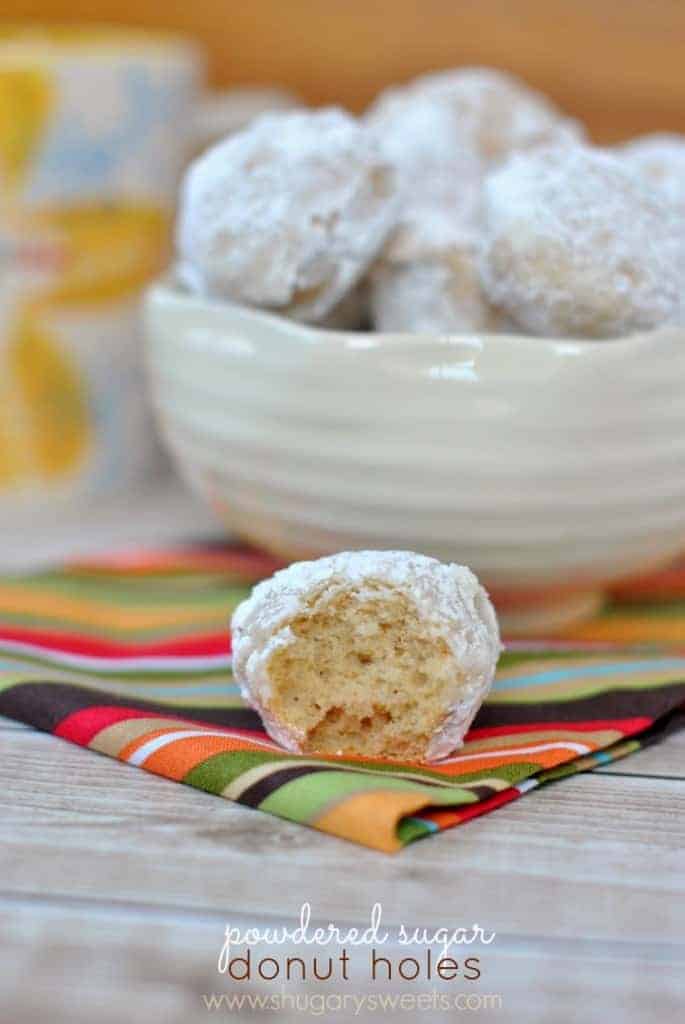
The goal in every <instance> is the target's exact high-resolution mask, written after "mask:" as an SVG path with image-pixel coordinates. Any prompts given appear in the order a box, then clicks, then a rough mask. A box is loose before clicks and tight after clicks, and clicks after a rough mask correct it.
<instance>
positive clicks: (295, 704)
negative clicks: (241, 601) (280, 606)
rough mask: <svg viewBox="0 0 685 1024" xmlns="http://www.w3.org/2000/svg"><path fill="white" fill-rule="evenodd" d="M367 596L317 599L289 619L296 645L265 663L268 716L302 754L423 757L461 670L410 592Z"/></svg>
mask: <svg viewBox="0 0 685 1024" xmlns="http://www.w3.org/2000/svg"><path fill="white" fill-rule="evenodd" d="M364 591H365V592H364V595H363V596H360V595H359V594H356V593H355V592H354V591H347V592H345V593H342V594H339V595H337V596H336V597H334V598H332V599H330V598H329V597H327V596H326V595H324V596H323V597H320V598H318V599H316V598H315V599H314V601H313V602H312V603H311V604H310V607H308V608H307V609H306V610H303V612H302V613H301V614H299V615H297V616H296V617H295V618H294V619H292V620H291V621H290V622H289V623H288V626H289V629H290V632H291V633H292V636H293V637H294V639H293V640H292V641H291V643H289V644H288V645H287V646H285V647H280V648H278V649H277V650H276V651H275V652H274V654H273V655H272V656H271V659H270V661H269V664H268V675H269V679H270V682H271V694H270V699H269V711H270V712H271V713H272V714H273V715H275V716H277V718H278V719H280V720H281V721H284V722H287V723H288V726H289V727H291V728H294V729H296V730H297V731H298V732H299V733H300V734H301V735H302V736H303V737H304V738H303V740H302V743H301V748H302V751H303V752H305V753H315V752H322V751H324V752H332V751H336V750H341V751H342V750H344V751H345V752H346V753H350V754H359V755H362V756H380V755H383V756H390V757H419V756H421V755H422V754H423V753H424V752H425V750H426V748H427V746H428V744H429V742H430V738H431V736H432V735H433V733H434V732H435V731H436V729H437V728H438V727H439V725H440V723H441V721H442V719H443V718H444V715H445V708H446V705H447V704H448V702H449V698H450V697H452V698H453V697H454V691H455V680H456V679H458V677H459V675H460V673H459V669H458V666H457V664H456V661H455V658H454V656H453V655H452V653H451V651H450V649H449V647H448V645H447V643H446V641H445V640H444V638H442V637H440V636H436V635H432V634H431V633H430V631H429V630H428V629H427V627H426V625H425V624H424V623H422V621H421V619H420V617H419V615H418V612H417V609H416V608H415V607H414V606H413V604H412V602H411V601H410V600H409V599H408V598H407V597H406V595H404V594H402V593H401V592H399V591H394V592H393V591H388V590H387V589H385V588H383V587H381V586H379V587H378V588H377V590H376V592H375V593H372V594H371V595H369V588H368V585H367V586H366V587H365V588H364Z"/></svg>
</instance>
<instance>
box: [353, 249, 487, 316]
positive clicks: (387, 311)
mask: <svg viewBox="0 0 685 1024" xmlns="http://www.w3.org/2000/svg"><path fill="white" fill-rule="evenodd" d="M478 254H479V244H478V236H477V235H476V234H475V233H473V234H470V235H466V234H465V235H464V236H463V237H462V238H461V239H455V240H454V241H453V242H452V243H451V244H446V245H441V246H437V245H436V246H434V247H429V246H423V247H422V248H421V249H420V250H418V251H417V252H416V254H415V255H411V256H407V257H406V258H405V259H400V258H395V259H389V258H382V259H380V260H379V261H378V262H377V263H376V264H375V265H374V267H373V270H372V272H371V276H370V284H371V313H372V319H373V324H374V327H375V328H376V330H379V331H403V332H404V331H414V332H418V333H430V334H434V333H438V334H444V333H453V332H460V331H478V330H486V331H496V330H497V329H498V327H499V326H500V324H501V321H502V317H501V315H500V314H499V313H498V311H497V310H495V309H494V307H493V306H491V305H490V303H489V302H488V300H487V298H486V296H485V293H484V292H483V288H482V285H481V281H480V275H479V271H478Z"/></svg>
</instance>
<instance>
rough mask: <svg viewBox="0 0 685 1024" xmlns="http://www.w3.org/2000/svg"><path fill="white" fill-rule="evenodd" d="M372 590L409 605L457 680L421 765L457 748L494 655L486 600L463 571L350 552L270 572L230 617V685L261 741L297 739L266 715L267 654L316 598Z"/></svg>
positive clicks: (404, 554)
mask: <svg viewBox="0 0 685 1024" xmlns="http://www.w3.org/2000/svg"><path fill="white" fill-rule="evenodd" d="M379 586H380V587H381V588H386V589H387V590H388V591H400V592H401V593H402V594H403V595H405V596H406V597H407V598H409V600H410V601H412V602H413V604H414V605H415V607H416V609H417V612H418V614H419V616H420V618H421V620H422V622H423V623H424V625H425V626H426V627H427V628H428V629H430V630H431V631H432V632H433V633H434V634H435V635H436V636H440V637H442V638H443V639H444V640H445V642H446V643H447V645H448V647H449V648H450V650H451V652H452V654H453V656H454V658H455V660H456V662H457V664H458V665H459V669H460V671H461V673H462V676H463V678H462V679H461V680H457V679H455V696H454V700H453V701H451V702H450V703H449V706H448V707H447V708H446V712H445V719H444V721H443V723H442V725H441V727H440V728H439V729H438V730H437V731H436V733H435V734H434V736H433V738H432V740H431V742H430V744H429V747H428V750H427V751H426V759H427V760H437V759H439V758H441V757H446V756H447V755H448V754H449V753H451V752H452V751H453V750H454V749H455V747H457V746H458V745H459V744H460V742H461V740H462V738H463V736H464V733H465V732H466V730H467V729H468V727H469V725H470V724H471V721H472V720H473V718H474V716H475V714H476V712H477V711H478V708H479V707H480V705H481V703H482V701H483V699H484V698H485V696H486V694H487V692H488V690H489V688H490V685H491V683H492V680H493V677H494V672H495V667H496V664H497V659H498V657H499V652H500V639H499V628H498V625H497V617H496V615H495V611H494V609H493V607H492V604H491V603H490V600H489V598H488V595H487V593H486V592H485V590H484V589H483V587H482V586H481V585H480V583H479V582H478V580H477V579H476V577H475V576H474V574H473V573H472V572H471V570H470V569H467V568H466V567H465V566H461V565H455V564H449V565H446V564H443V563H441V562H439V561H437V559H435V558H428V557H426V556H424V555H418V554H415V553H413V552H410V551H351V552H341V553H340V554H337V555H332V556H330V557H328V558H320V559H318V560H317V561H313V562H296V563H294V564H293V565H291V566H289V567H288V568H287V569H283V570H281V571H280V572H277V573H276V574H275V575H274V576H272V577H271V578H270V579H268V580H264V581H263V582H262V583H259V584H257V586H256V587H255V588H254V590H253V591H252V594H251V596H250V597H249V598H248V599H247V600H246V601H243V603H242V604H241V605H239V606H238V608H237V609H236V610H235V612H234V614H233V619H232V622H231V630H232V643H233V673H234V676H235V678H236V681H237V682H238V685H239V686H240V689H241V692H242V694H243V696H244V698H245V700H246V701H247V702H248V703H249V704H250V705H251V706H252V707H254V708H255V710H256V711H258V712H259V714H260V715H261V716H262V719H263V721H264V725H265V727H266V729H267V731H268V732H269V734H270V735H271V736H272V737H273V738H274V739H275V740H276V741H277V742H279V743H281V744H282V745H283V746H284V747H286V748H287V749H288V750H294V751H299V750H300V749H301V742H302V740H303V737H302V736H301V735H298V734H297V733H296V732H295V731H294V730H292V729H290V728H288V727H287V726H286V725H285V724H284V723H282V722H280V721H278V720H277V719H275V718H274V716H273V715H272V714H271V713H270V712H269V694H270V680H269V674H268V665H269V661H270V659H271V657H272V655H273V654H274V652H275V651H276V650H277V649H278V648H279V647H283V646H287V645H289V644H291V643H293V642H294V639H295V638H294V635H293V634H292V632H291V630H290V628H289V625H288V623H289V622H290V621H292V619H293V618H295V617H296V616H297V615H299V614H301V613H302V612H304V611H306V607H307V604H308V603H309V602H311V601H312V600H314V599H317V598H319V597H321V596H322V595H324V594H325V596H326V598H327V599H328V598H330V599H333V598H335V597H336V596H337V595H339V594H341V593H347V592H350V591H354V592H355V594H358V595H359V596H361V597H362V598H363V597H364V596H365V593H368V594H369V596H377V594H378V587H379ZM372 587H373V589H371V588H372Z"/></svg>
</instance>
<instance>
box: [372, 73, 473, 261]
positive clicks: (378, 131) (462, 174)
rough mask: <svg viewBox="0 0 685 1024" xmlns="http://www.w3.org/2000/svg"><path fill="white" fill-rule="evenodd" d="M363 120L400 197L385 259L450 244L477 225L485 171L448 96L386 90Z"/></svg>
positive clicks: (405, 90) (412, 90) (414, 91)
mask: <svg viewBox="0 0 685 1024" xmlns="http://www.w3.org/2000/svg"><path fill="white" fill-rule="evenodd" d="M365 121H366V124H367V125H368V127H369V130H370V131H371V133H372V134H373V136H374V138H375V139H376V140H377V143H378V146H379V148H380V150H381V152H382V153H383V157H384V158H385V159H386V160H387V161H388V162H389V163H390V164H392V166H393V167H394V168H395V170H396V172H397V180H398V187H399V189H400V191H401V194H402V209H401V217H400V224H399V228H398V230H396V231H395V232H393V235H392V236H391V238H390V240H389V242H388V245H387V246H386V248H385V251H384V256H388V257H390V258H393V257H394V256H400V257H402V256H406V255H407V252H406V250H407V248H408V247H409V248H411V250H412V251H414V250H415V249H416V248H417V247H419V248H425V246H427V245H429V246H436V245H437V246H440V245H444V244H448V243H449V242H451V241H452V239H453V236H454V233H455V231H460V230H464V229H466V228H469V229H470V228H472V227H474V226H475V224H476V223H477V222H478V219H479V208H480V202H481V186H482V181H483V175H484V172H485V167H484V164H483V161H482V159H481V157H480V155H479V154H478V153H477V151H476V149H475V148H474V146H473V145H472V142H471V140H470V139H469V137H468V136H467V135H466V133H465V132H464V131H463V130H462V127H461V123H460V118H459V114H458V112H457V111H456V110H455V109H454V106H453V104H452V103H450V102H449V100H448V99H447V98H444V97H437V98H434V97H431V96H426V95H424V94H423V93H422V92H421V91H417V90H414V89H412V88H411V87H409V88H405V89H388V90H387V91H386V92H384V93H382V94H381V95H380V97H379V98H378V99H377V100H376V102H375V104H374V105H373V106H372V107H371V109H370V110H369V111H368V112H367V114H366V116H365Z"/></svg>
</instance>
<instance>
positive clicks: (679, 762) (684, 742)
mask: <svg viewBox="0 0 685 1024" xmlns="http://www.w3.org/2000/svg"><path fill="white" fill-rule="evenodd" d="M597 774H600V775H647V776H649V775H651V776H653V777H655V778H656V777H660V776H666V777H669V778H672V779H685V729H680V731H679V732H675V733H672V734H671V735H670V736H667V737H666V738H665V739H663V740H660V741H659V742H658V743H655V744H654V745H653V746H651V747H645V749H644V750H638V752H637V753H636V754H631V755H630V757H625V758H623V759H622V760H620V761H616V762H614V763H613V764H608V765H606V766H605V767H604V768H598V769H597Z"/></svg>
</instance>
